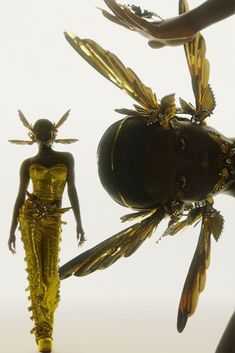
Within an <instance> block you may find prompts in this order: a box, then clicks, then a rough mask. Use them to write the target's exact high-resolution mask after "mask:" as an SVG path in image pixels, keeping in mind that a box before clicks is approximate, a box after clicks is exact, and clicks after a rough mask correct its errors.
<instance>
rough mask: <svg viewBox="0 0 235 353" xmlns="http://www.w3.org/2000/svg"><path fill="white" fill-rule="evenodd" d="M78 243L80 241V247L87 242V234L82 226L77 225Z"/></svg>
mask: <svg viewBox="0 0 235 353" xmlns="http://www.w3.org/2000/svg"><path fill="white" fill-rule="evenodd" d="M77 241H78V246H81V245H82V244H83V243H84V242H85V241H86V239H85V233H84V230H83V229H82V226H81V224H78V225H77Z"/></svg>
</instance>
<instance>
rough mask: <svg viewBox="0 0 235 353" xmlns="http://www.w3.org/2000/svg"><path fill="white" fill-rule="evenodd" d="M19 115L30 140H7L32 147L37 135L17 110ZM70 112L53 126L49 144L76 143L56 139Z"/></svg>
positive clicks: (74, 140)
mask: <svg viewBox="0 0 235 353" xmlns="http://www.w3.org/2000/svg"><path fill="white" fill-rule="evenodd" d="M18 113H19V117H20V120H21V122H22V123H23V125H24V126H25V127H26V128H27V129H28V130H29V132H28V136H29V138H30V140H8V141H9V142H11V143H15V144H17V145H32V144H33V143H35V142H36V141H37V134H36V132H35V131H34V128H33V126H32V125H31V124H30V123H29V122H28V120H27V119H26V117H25V116H24V114H23V113H22V112H21V111H20V110H18ZM69 113H70V110H68V111H67V112H66V113H65V114H64V115H63V116H62V117H61V118H60V119H59V121H58V122H57V123H54V124H53V127H52V130H51V139H50V141H49V142H50V143H53V142H55V143H62V144H70V143H73V142H76V141H78V139H57V138H56V136H57V133H58V129H59V128H60V127H61V125H62V124H63V123H64V122H65V121H66V120H67V118H68V116H69Z"/></svg>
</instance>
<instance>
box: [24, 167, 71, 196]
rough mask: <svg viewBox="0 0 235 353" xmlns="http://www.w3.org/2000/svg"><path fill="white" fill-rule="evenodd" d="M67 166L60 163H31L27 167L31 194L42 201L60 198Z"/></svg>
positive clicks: (65, 178)
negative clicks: (49, 165) (46, 164)
mask: <svg viewBox="0 0 235 353" xmlns="http://www.w3.org/2000/svg"><path fill="white" fill-rule="evenodd" d="M67 174H68V171H67V166H66V165H65V164H62V163H58V164H55V165H53V166H51V167H46V166H44V165H42V164H40V163H33V164H31V165H30V167H29V176H30V179H31V180H32V185H33V194H34V195H36V196H37V197H38V198H40V199H41V200H44V201H54V200H61V199H62V195H63V191H64V187H65V184H66V181H67Z"/></svg>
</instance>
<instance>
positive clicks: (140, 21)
mask: <svg viewBox="0 0 235 353" xmlns="http://www.w3.org/2000/svg"><path fill="white" fill-rule="evenodd" d="M104 1H105V3H106V5H107V6H108V7H109V8H110V10H111V11H112V12H113V14H111V13H109V12H107V11H105V10H102V13H103V15H104V16H105V17H106V18H108V19H109V20H110V21H112V22H114V23H116V24H119V25H121V26H124V27H126V28H128V29H130V30H133V31H136V32H138V33H140V34H141V35H143V36H144V37H146V38H148V40H149V45H150V46H151V47H152V48H160V47H163V46H166V45H170V46H173V45H180V44H184V43H185V42H187V41H189V40H191V39H192V38H193V36H194V35H195V34H196V32H198V31H200V30H202V29H204V28H206V27H208V26H210V25H212V24H214V23H216V22H219V21H222V20H224V19H225V18H227V17H229V16H232V15H233V14H234V13H235V0H207V1H205V2H204V3H202V4H201V5H200V6H198V7H196V8H194V9H192V10H190V11H188V12H186V13H184V14H181V15H179V16H176V17H173V18H169V19H166V20H164V21H157V22H154V21H147V20H146V19H144V18H142V17H139V16H137V15H135V14H134V13H133V12H132V11H131V10H130V9H129V8H128V7H127V6H125V5H120V4H118V3H117V2H116V1H115V0H104Z"/></svg>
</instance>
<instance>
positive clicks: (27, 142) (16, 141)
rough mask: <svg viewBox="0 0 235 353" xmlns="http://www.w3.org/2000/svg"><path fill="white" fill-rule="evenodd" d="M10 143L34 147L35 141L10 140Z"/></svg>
mask: <svg viewBox="0 0 235 353" xmlns="http://www.w3.org/2000/svg"><path fill="white" fill-rule="evenodd" d="M8 142H11V143H15V144H16V145H32V144H33V141H27V140H8Z"/></svg>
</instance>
